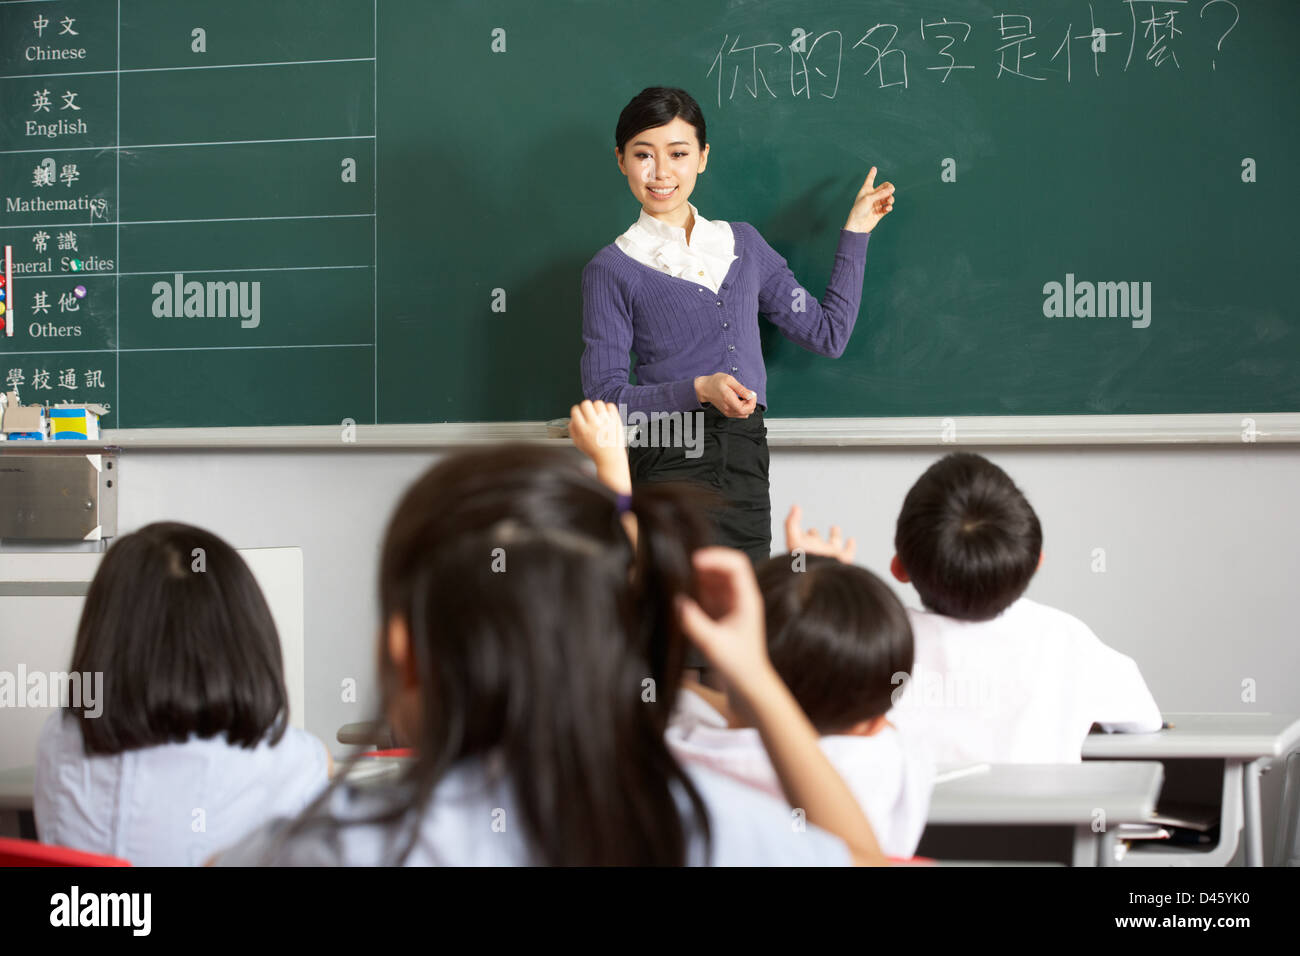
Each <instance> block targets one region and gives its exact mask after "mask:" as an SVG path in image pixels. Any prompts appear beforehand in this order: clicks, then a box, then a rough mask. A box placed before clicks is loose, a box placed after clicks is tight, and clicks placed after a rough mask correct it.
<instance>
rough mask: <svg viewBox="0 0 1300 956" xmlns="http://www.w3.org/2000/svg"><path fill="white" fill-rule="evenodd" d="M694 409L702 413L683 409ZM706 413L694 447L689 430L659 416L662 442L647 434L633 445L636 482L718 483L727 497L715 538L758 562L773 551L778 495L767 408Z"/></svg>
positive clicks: (711, 485) (714, 514)
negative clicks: (772, 480)
mask: <svg viewBox="0 0 1300 956" xmlns="http://www.w3.org/2000/svg"><path fill="white" fill-rule="evenodd" d="M689 414H698V413H691V412H685V413H683V415H689ZM703 419H704V427H703V441H702V442H701V441H700V435H699V430H698V429H697V430H695V431H694V432H693V433H691V434H692V435H693V441H694V443H695V447H694V448H687V447H685V444H684V440H683V439H684V437H685V436H684V435H682V434H680V433H679V431H678V428H677V427H669V425H670V423H671V421H672V420H671V419H663V420H661V421H660V422H659V426H658V436H657V441H658V447H655V446H653V445H651V446H649V447H647V446H646V445H645V442H646V441H647V438H646V436H645V435H643V434H642V435H638V436H637V438H636V439H634V442H635V444H631V445H630V447H629V448H628V464H629V466H630V468H631V471H632V483H633V485H637V484H641V483H642V482H650V481H695V482H700V483H702V484H704V485H706V486H708V487H709V488H712V489H713V490H714V491H716V492H717V493H718V494H719V495H721V497H722V498H723V500H724V501H725V502H726V504H725V505H723V506H722V507H721V508H719V509H718V510H716V511H714V512H712V513H711V514H710V518H711V519H712V520H713V529H714V543H715V544H720V545H724V546H725V547H728V548H736V549H737V550H740V551H743V552H745V554H747V555H749V559H750V560H751V561H753V562H754V564H756V565H757V564H758V563H759V562H760V561H763V560H766V559H767V558H768V557H769V556H770V555H771V552H772V499H771V493H770V487H769V484H768V454H767V426H765V425H764V424H763V409H762V407H758V408H755V410H754V412H753V413H752V414H751V415H750V416H749V417H748V418H728V417H727V416H725V415H723V414H722V413H721V412H720V411H718V410H717V409H716V408H714V407H713V406H709V407H708V408H705V409H704V410H703ZM642 429H643V430H645V429H647V426H642ZM648 430H649V432H650V435H649V440H651V441H653V440H655V437H656V436H655V431H656V429H655V427H654V426H653V425H652V426H648ZM638 444H639V445H640V447H637V445H638Z"/></svg>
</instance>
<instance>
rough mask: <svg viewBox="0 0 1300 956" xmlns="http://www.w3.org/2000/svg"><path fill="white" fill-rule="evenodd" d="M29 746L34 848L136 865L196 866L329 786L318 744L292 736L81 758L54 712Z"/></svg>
mask: <svg viewBox="0 0 1300 956" xmlns="http://www.w3.org/2000/svg"><path fill="white" fill-rule="evenodd" d="M38 747H39V749H38V752H37V758H36V793H35V805H34V810H35V814H36V832H37V833H38V834H39V835H40V839H41V842H43V843H50V844H55V845H58V846H65V847H72V848H73V849H77V850H85V851H87V852H89V853H101V854H106V855H108V856H115V857H119V858H121V859H124V860H127V861H128V862H130V863H133V864H135V865H136V866H200V865H202V864H203V863H205V862H206V861H207V860H209V859H211V858H212V857H213V856H215V855H216V853H217V852H218V851H219V850H221V849H223V848H225V847H227V846H229V845H230V844H231V843H233V842H234V841H236V840H238V839H239V838H240V837H242V836H244V835H245V834H247V833H249V832H250V831H252V830H253V829H255V828H256V827H259V826H261V825H262V824H263V823H265V822H266V821H267V820H270V819H273V818H274V817H277V816H282V815H284V814H296V813H298V812H300V811H301V810H302V809H303V808H304V807H306V806H307V804H308V803H310V802H311V800H312V799H313V798H315V797H316V796H317V795H318V794H319V793H320V792H321V791H322V790H323V789H324V788H325V786H326V784H327V783H328V782H329V771H328V766H329V764H328V757H327V755H326V753H325V746H324V744H322V743H321V742H320V741H319V740H317V739H316V738H315V737H313V736H312V735H310V734H308V733H307V732H306V731H304V730H301V729H299V728H297V727H288V728H286V729H285V732H284V736H283V737H281V738H280V741H279V743H277V744H275V745H274V746H272V745H270V744H268V743H266V742H263V743H261V744H259V745H258V746H257V747H255V748H253V749H247V748H244V747H238V746H232V745H231V744H229V743H227V742H226V738H225V736H224V735H219V736H217V737H212V738H208V739H206V740H204V739H200V738H198V737H191V738H190V739H189V740H187V741H185V742H183V743H167V744H158V745H155V746H152V747H142V748H140V749H138V750H127V751H124V752H122V753H119V754H112V755H101V754H97V755H94V756H87V755H86V753H85V750H84V747H83V743H82V737H81V724H80V721H79V720H78V719H77V718H76V717H74V716H71V715H66V712H64V711H55V712H54V713H53V714H51V715H50V717H49V719H48V720H46V722H45V725H44V727H42V729H41V735H40V742H39V744H38Z"/></svg>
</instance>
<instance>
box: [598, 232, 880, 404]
mask: <svg viewBox="0 0 1300 956" xmlns="http://www.w3.org/2000/svg"><path fill="white" fill-rule="evenodd" d="M731 231H732V235H733V236H734V237H735V243H736V244H735V249H734V252H735V254H736V256H737V258H736V259H735V260H734V261H733V262H732V263H731V268H730V270H729V271H728V272H727V277H726V278H725V279H724V280H723V282H722V286H721V287H720V288H719V289H718V291H717V293H714V292H712V291H711V290H709V288H708V287H706V286H702V285H700V284H699V283H697V282H692V281H690V280H689V279H679V278H678V277H676V276H671V275H667V274H666V273H661V272H657V271H656V270H654V269H652V268H651V267H650V266H648V265H645V264H644V263H641V262H638V261H637V260H636V259H633V258H632V257H631V256H629V255H628V254H627V253H625V252H624V251H623V250H622V249H620V248H618V246H617V245H615V244H614V243H610V244H609V245H607V246H605V247H604V248H603V249H601V250H600V251H599V252H598V253H596V255H595V256H593V257H592V259H591V261H590V262H588V263H587V265H586V267H585V268H584V269H583V270H582V338H583V341H584V342H585V343H586V349H585V350H584V351H583V353H582V391H583V394H584V395H585V396H586V397H587V398H590V399H603V400H604V401H607V402H613V403H614V404H616V405H620V404H621V405H624V406H626V409H627V411H628V412H633V411H640V412H655V411H661V412H684V411H691V410H692V409H696V408H699V407H700V403H699V400H698V399H697V398H696V395H695V377H696V376H697V375H712V374H713V373H714V372H730V373H731V374H732V375H734V376H735V377H736V379H737V380H738V381H739V382H740V383H741V384H742V385H747V386H748V387H750V388H752V389H753V390H754V391H755V392H757V393H758V404H760V405H762V406H763V407H764V408H766V407H767V370H766V368H764V366H763V351H762V348H761V346H760V344H759V338H758V314H759V313H760V312H761V313H763V314H764V315H766V316H767V317H768V319H770V320H771V321H772V322H773V323H774V324H775V325H776V326H777V327H778V328H779V329H780V330H781V332H782V333H783V334H784V335H785V337H786V338H788V339H789V340H790V341H792V342H794V343H796V344H797V345H800V346H802V347H803V348H806V349H808V350H809V351H811V352H816V353H818V354H819V355H827V356H830V357H832V358H838V357H839V356H840V355H841V354H842V353H843V352H844V347H845V346H846V345H847V344H848V341H849V335H850V334H851V333H852V332H853V324H854V322H855V321H856V320H857V317H858V306H859V305H860V304H861V301H862V277H863V274H864V273H865V271H866V261H867V240H868V239H869V238H870V234H869V233H862V232H850V231H849V230H847V229H841V230H840V238H839V246H838V248H837V249H836V250H835V265H834V268H833V269H832V270H831V278H830V282H829V283H828V284H827V286H826V292H825V294H824V295H823V296H822V301H820V302H819V301H818V300H817V299H816V298H815V297H813V296H812V295H811V294H810V293H809V292H807V291H806V290H805V289H803V287H802V286H800V285H799V282H798V280H796V279H795V277H794V273H793V272H791V271H790V268H789V267H788V266H787V265H786V261H785V259H784V258H782V257H781V256H780V255H779V254H778V253H777V252H776V251H775V250H774V249H773V248H772V247H771V246H769V245H768V244H767V242H766V241H765V240H764V239H763V237H762V236H761V235H759V233H758V230H757V229H755V228H754V227H753V226H751V225H750V224H749V223H747V222H733V223H731ZM629 350H633V351H635V352H636V356H637V365H636V377H637V382H638V384H636V385H629V384H628V363H629V357H628V352H629Z"/></svg>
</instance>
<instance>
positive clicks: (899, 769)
mask: <svg viewBox="0 0 1300 956" xmlns="http://www.w3.org/2000/svg"><path fill="white" fill-rule="evenodd" d="M758 586H759V591H760V592H761V593H762V596H763V611H764V621H765V629H766V633H767V652H768V656H769V657H770V658H771V661H772V666H773V668H774V669H775V670H776V672H777V674H779V675H780V677H781V679H782V681H783V682H784V683H785V685H786V686H788V687H789V688H790V693H791V694H792V695H793V696H794V699H795V700H796V701H797V702H798V704H799V706H800V708H801V710H802V711H803V712H804V713H806V714H807V715H808V719H809V720H810V721H811V722H812V725H813V727H814V728H816V731H817V733H818V734H819V735H820V740H819V741H818V743H819V745H820V747H821V749H822V750H823V751H824V752H825V754H826V756H827V758H828V759H829V760H830V762H831V764H832V765H833V766H834V767H835V769H836V771H837V772H838V773H839V774H840V776H841V777H842V778H843V779H844V781H845V782H846V783H847V784H848V786H849V789H850V790H851V791H852V793H853V796H854V798H855V799H856V800H857V801H858V803H859V805H860V806H861V807H862V810H863V812H864V813H865V814H866V816H867V819H868V820H869V821H870V822H871V826H872V829H873V831H874V832H875V834H876V836H877V838H878V840H879V842H880V846H881V848H882V849H883V850H884V852H886V853H888V854H889V855H890V856H894V857H910V856H911V855H912V854H913V853H914V852H915V851H916V846H917V844H918V843H919V842H920V839H921V831H922V830H924V829H925V819H926V813H927V811H928V809H929V805H930V791H931V790H932V788H933V784H934V767H933V765H932V764H931V763H930V761H929V760H928V759H927V758H926V756H925V753H924V750H923V749H922V748H919V747H917V746H915V745H912V744H911V743H910V742H909V741H908V740H907V739H906V737H905V736H904V735H903V734H902V733H901V732H900V731H899V730H898V728H896V727H895V726H894V725H893V724H891V723H890V722H889V720H888V719H887V717H886V715H887V714H888V712H889V709H890V707H891V706H893V702H892V697H893V693H894V691H895V690H896V689H897V688H898V680H899V675H905V674H908V673H910V672H911V670H912V630H911V627H910V626H909V625H908V620H907V614H906V612H905V611H904V609H903V606H902V605H901V604H900V603H899V601H898V598H897V597H895V596H894V594H893V592H892V591H890V589H889V587H888V586H887V585H886V584H885V583H884V582H883V581H881V580H880V579H879V578H877V577H876V576H875V575H874V574H872V573H871V572H870V571H868V570H867V569H866V568H862V567H857V566H856V565H853V564H851V563H844V562H842V561H839V560H836V559H835V558H832V557H827V556H821V555H803V556H798V557H796V556H794V555H791V554H783V555H776V556H774V557H772V558H770V559H769V560H767V561H765V562H763V563H762V564H761V565H759V568H758ZM668 742H669V745H670V746H671V747H672V748H673V753H675V754H676V755H677V756H678V757H679V758H680V759H681V760H683V761H689V762H694V763H698V764H700V765H702V766H707V767H711V768H713V769H715V770H718V771H721V772H723V773H726V774H728V775H729V776H732V777H734V778H736V779H738V780H742V781H744V782H745V783H748V784H751V785H752V786H755V787H759V788H760V789H763V790H766V791H768V792H771V793H779V792H780V789H779V783H778V780H777V777H776V774H775V773H774V771H773V767H772V764H771V761H770V760H769V759H768V756H767V753H766V752H765V749H764V747H763V745H762V743H761V741H760V740H759V737H758V734H757V732H756V731H755V730H754V729H753V728H752V727H751V726H750V725H749V724H748V722H746V721H744V720H742V719H741V718H740V717H739V716H738V715H737V714H736V713H734V712H733V710H732V708H731V707H730V706H729V705H728V703H727V701H726V700H725V695H723V694H719V693H718V692H716V691H712V690H710V689H708V688H706V687H703V686H700V685H698V684H694V683H691V682H687V684H686V685H685V686H684V688H683V693H682V695H681V698H680V703H679V705H678V710H677V713H676V714H675V715H674V718H673V721H672V723H671V725H670V726H669V730H668Z"/></svg>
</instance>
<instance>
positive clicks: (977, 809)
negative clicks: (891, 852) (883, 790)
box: [917, 761, 1164, 866]
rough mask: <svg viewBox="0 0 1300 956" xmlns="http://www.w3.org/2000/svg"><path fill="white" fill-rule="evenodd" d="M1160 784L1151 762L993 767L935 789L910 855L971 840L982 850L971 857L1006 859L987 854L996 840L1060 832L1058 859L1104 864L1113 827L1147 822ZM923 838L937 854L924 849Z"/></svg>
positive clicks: (1111, 853) (1160, 774) (1110, 859)
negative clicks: (1099, 823)
mask: <svg viewBox="0 0 1300 956" xmlns="http://www.w3.org/2000/svg"><path fill="white" fill-rule="evenodd" d="M944 769H946V768H940V771H941V772H942V770H944ZM1163 781H1164V768H1163V767H1162V766H1161V765H1160V764H1159V763H1158V762H1154V761H1116V762H1110V761H1093V762H1089V763H1077V764H993V765H992V766H990V767H989V768H988V770H985V771H981V772H978V773H973V774H968V775H966V776H961V777H958V778H956V779H954V780H949V781H946V782H943V783H939V784H936V785H935V788H934V794H933V795H932V796H931V798H930V813H929V816H928V818H927V821H926V830H925V833H924V834H922V836H921V845H920V847H919V848H918V849H917V854H918V855H919V856H935V855H938V856H939V857H940V858H943V857H944V855H945V852H948V846H950V845H952V844H953V843H955V842H957V841H959V840H961V839H962V838H963V837H967V836H969V837H975V836H978V837H979V838H980V839H981V840H982V841H983V845H982V846H979V847H978V848H973V850H972V852H973V853H974V854H975V856H976V857H977V858H979V859H983V860H989V859H997V858H999V857H1000V858H1003V859H1014V857H1001V854H1000V853H998V854H997V855H996V856H990V855H989V852H988V851H989V850H990V848H993V849H995V850H996V844H997V843H998V842H999V841H1002V842H1004V843H1006V844H1011V843H1015V842H1022V841H1025V840H1028V839H1032V837H1031V834H1044V833H1053V834H1054V835H1058V836H1059V835H1060V834H1061V833H1062V832H1064V834H1065V835H1066V836H1068V840H1066V841H1063V842H1065V843H1066V845H1068V847H1069V850H1068V851H1067V852H1066V853H1064V854H1063V855H1062V858H1061V859H1060V862H1067V863H1069V864H1071V865H1073V866H1110V865H1112V864H1113V863H1114V860H1115V850H1114V847H1115V840H1116V832H1117V829H1118V825H1119V824H1121V823H1145V822H1147V821H1148V820H1149V819H1150V817H1151V814H1152V813H1153V812H1154V810H1155V806H1156V799H1157V797H1159V795H1160V786H1161V783H1162V782H1163ZM1099 809H1100V810H1102V811H1104V812H1105V827H1104V829H1103V830H1102V831H1101V832H1095V831H1094V830H1093V824H1094V820H1096V819H1097V811H1098V810H1099ZM927 838H928V840H929V842H930V843H931V845H933V846H936V847H940V848H941V849H937V850H935V851H930V850H927V848H926V843H927ZM1039 862H1042V861H1041V860H1040V861H1039Z"/></svg>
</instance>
